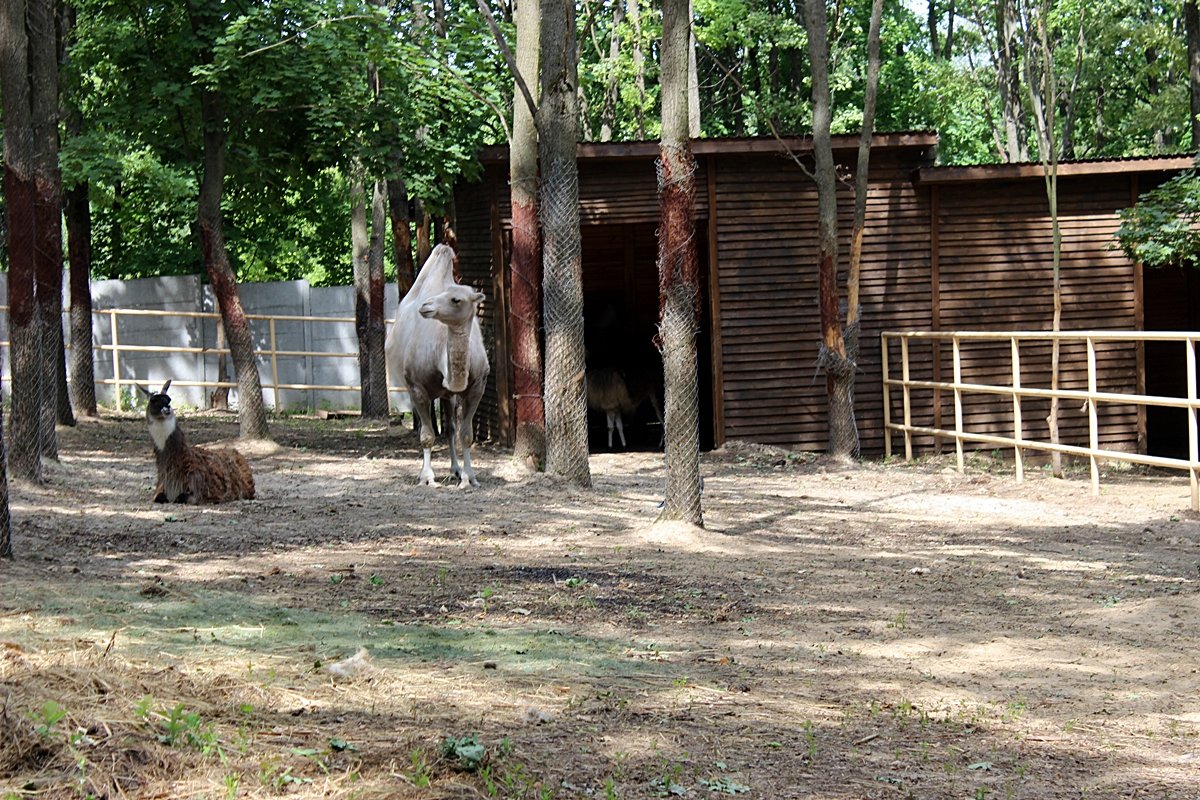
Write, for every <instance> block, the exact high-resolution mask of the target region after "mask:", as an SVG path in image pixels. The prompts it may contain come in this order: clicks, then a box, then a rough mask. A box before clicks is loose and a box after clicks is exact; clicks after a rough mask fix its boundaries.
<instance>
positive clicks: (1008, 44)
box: [996, 0, 1029, 163]
mask: <svg viewBox="0 0 1200 800" xmlns="http://www.w3.org/2000/svg"><path fill="white" fill-rule="evenodd" d="M1019 27H1020V23H1019V20H1018V18H1017V9H1016V0H999V2H998V3H997V4H996V34H997V36H998V37H999V42H998V44H999V47H998V48H997V51H996V55H997V62H996V82H997V86H998V87H999V90H1000V108H1001V113H1003V115H1004V136H1005V154H1004V155H1005V160H1006V161H1008V162H1009V163H1015V162H1019V161H1028V160H1029V149H1028V148H1027V147H1026V146H1025V110H1024V106H1023V105H1022V104H1021V72H1020V69H1021V65H1020V61H1021V59H1020V51H1021V42H1020V36H1019V35H1018V30H1019Z"/></svg>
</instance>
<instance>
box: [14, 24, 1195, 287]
mask: <svg viewBox="0 0 1200 800" xmlns="http://www.w3.org/2000/svg"><path fill="white" fill-rule="evenodd" d="M1182 2H1183V0H1101V1H1100V2H1093V1H1092V0H1052V2H1051V3H1050V5H1049V8H1048V15H1047V18H1046V19H1047V23H1048V25H1049V33H1050V40H1051V42H1052V45H1053V48H1054V68H1055V70H1056V73H1057V75H1056V77H1057V82H1058V85H1059V88H1060V92H1061V96H1060V98H1059V102H1058V104H1057V107H1058V109H1059V113H1056V115H1055V116H1056V125H1057V126H1058V139H1059V141H1065V142H1068V143H1069V144H1070V147H1069V148H1068V151H1067V152H1065V153H1064V155H1065V156H1068V157H1070V156H1074V157H1113V156H1130V155H1143V154H1151V153H1161V152H1177V151H1179V150H1181V149H1183V148H1184V147H1186V146H1188V145H1190V141H1189V138H1188V137H1189V131H1190V126H1189V107H1188V83H1187V74H1188V72H1187V65H1186V46H1185V41H1184V38H1183V35H1182V31H1181V26H1180V22H1179V20H1180V19H1181V9H1182ZM72 5H73V6H74V7H75V9H76V10H77V20H78V21H77V24H76V26H75V27H74V28H73V29H72V31H71V33H70V35H69V40H68V42H67V50H66V57H65V58H64V60H63V67H62V86H63V107H64V110H65V112H66V116H67V117H68V118H69V119H70V118H77V121H78V124H75V123H71V122H69V123H67V124H65V125H64V129H65V131H64V136H63V141H62V153H61V157H60V161H61V164H62V172H63V179H64V185H65V186H66V187H67V188H70V187H73V186H75V185H77V184H79V183H81V182H86V183H87V184H88V186H89V190H90V194H91V201H92V211H93V236H94V240H93V242H92V252H93V263H94V274H95V277H97V278H122V279H124V278H136V277H145V276H155V275H175V274H197V273H200V274H203V268H202V263H201V257H200V253H199V245H198V240H197V236H196V233H195V218H196V200H197V196H198V193H199V184H200V178H201V164H202V156H203V138H202V135H201V134H202V131H201V130H200V123H199V119H200V108H199V103H200V96H201V92H202V91H203V90H205V89H212V90H218V91H219V92H220V93H221V95H222V97H223V99H224V106H225V112H226V116H227V126H226V127H227V131H228V147H227V155H226V180H225V198H224V207H223V208H224V214H225V221H226V241H227V246H228V251H229V254H230V258H231V261H232V262H233V267H234V270H235V273H236V274H237V276H238V278H239V280H242V281H266V280H283V279H297V278H305V279H307V280H309V281H310V282H311V283H313V284H315V285H333V284H345V283H348V282H349V281H350V276H351V259H350V254H349V250H350V242H349V236H348V229H349V186H350V176H351V175H354V174H357V172H358V171H361V173H362V174H363V175H365V176H367V177H368V179H369V178H373V177H385V178H386V177H395V176H403V178H404V179H405V181H406V183H407V186H408V188H409V192H410V194H411V195H412V196H413V197H415V198H419V199H420V200H422V201H423V202H424V203H425V205H426V207H427V208H429V209H430V210H431V211H432V212H433V213H435V214H436V213H439V212H441V211H443V210H446V209H448V208H449V204H450V200H451V191H452V187H453V186H454V185H455V183H456V182H457V181H459V180H460V178H462V177H464V176H466V177H470V176H472V175H473V174H475V173H476V172H477V171H478V169H479V165H478V164H477V163H476V161H475V158H474V155H475V153H476V152H477V150H478V148H479V147H480V146H481V145H484V144H492V143H497V142H502V141H503V140H504V131H505V124H506V122H505V121H506V120H509V119H511V109H512V100H511V95H512V78H511V76H509V75H508V73H507V69H506V67H505V66H504V63H503V60H502V59H501V58H499V56H498V53H497V48H496V45H495V43H494V41H493V39H492V37H491V35H490V33H489V32H488V30H487V28H486V26H485V24H484V22H483V20H482V18H481V15H480V14H479V12H478V10H477V8H476V7H475V6H474V5H473V4H471V3H454V4H444V5H443V6H442V7H441V11H442V16H441V17H440V18H439V19H437V20H434V19H431V18H429V17H428V15H429V14H430V13H431V11H430V9H431V7H430V6H427V5H420V4H418V5H416V6H407V5H399V6H388V5H376V4H375V3H373V2H370V1H369V0H304V2H300V3H288V4H271V3H262V2H251V3H249V4H244V5H242V6H239V7H237V8H236V9H235V8H232V7H229V6H226V5H224V4H220V3H217V2H215V0H192V2H191V3H190V4H184V3H182V2H180V1H179V0H166V2H165V3H163V4H159V5H157V6H143V5H137V4H133V5H130V4H122V3H117V2H114V0H78V1H77V2H75V3H73V4H72ZM493 5H494V6H495V14H496V16H497V18H498V20H499V22H500V25H501V27H502V29H503V30H504V32H505V35H506V36H507V38H508V41H509V42H510V43H511V42H513V41H514V36H513V30H512V26H511V23H510V22H509V21H507V17H506V15H507V13H508V12H509V10H510V7H509V6H507V5H503V4H498V3H493ZM870 5H871V4H870V2H869V1H868V0H848V2H845V3H839V4H837V5H836V9H835V10H834V12H833V13H832V14H831V16H830V20H831V22H830V25H831V28H830V47H831V54H830V55H831V59H830V82H831V87H832V90H833V97H834V108H833V111H834V119H833V131H834V133H842V134H850V133H854V132H855V131H857V130H858V129H859V127H860V126H861V123H862V104H863V95H864V90H865V86H864V77H863V76H864V75H865V73H866V59H867V55H866V38H867V37H866V34H867V26H868V21H869V14H870ZM620 7H621V13H620V14H618V13H617V6H616V5H614V4H607V5H605V4H599V5H596V4H593V5H590V6H588V5H585V6H584V7H583V8H582V9H581V11H580V13H579V14H578V24H579V27H580V31H579V32H580V48H579V52H580V59H581V60H580V66H579V81H580V91H581V92H582V95H583V100H584V102H583V104H582V105H583V115H584V116H583V120H582V123H583V124H582V129H583V131H584V133H585V136H588V137H591V138H599V134H600V131H601V128H602V127H604V128H607V129H608V130H609V131H610V133H611V137H612V138H613V139H614V140H618V141H620V140H630V139H635V138H648V139H653V138H654V137H656V136H657V135H658V133H659V122H658V105H659V100H658V82H659V76H658V66H657V58H658V50H657V42H658V39H659V37H660V35H661V24H662V22H661V11H660V8H659V7H658V6H657V4H655V3H653V2H651V0H638V6H637V8H638V10H639V24H638V25H637V26H635V25H634V24H633V22H632V20H631V17H630V15H629V14H628V13H626V12H625V10H624V9H625V5H624V4H623V3H622V4H620ZM923 11H924V9H923V8H917V9H914V8H913V7H911V4H907V3H901V2H894V1H893V2H888V3H885V6H884V16H883V27H882V31H881V39H882V48H881V53H882V59H883V60H882V64H881V77H880V83H879V96H878V108H877V112H876V121H875V127H876V129H877V130H879V131H881V132H886V131H896V130H935V131H937V132H938V133H939V136H940V145H939V153H938V158H939V161H940V162H941V163H945V164H963V163H985V162H988V161H995V160H996V159H997V158H998V157H999V156H998V150H999V148H998V144H997V142H998V138H997V132H998V131H1000V130H1001V129H1002V127H1003V125H1002V121H1001V120H1000V119H999V113H1000V109H1001V104H1000V102H999V93H998V86H997V76H996V70H995V67H994V65H993V64H992V63H991V58H990V53H991V51H993V50H994V49H995V46H996V38H997V37H996V32H995V31H994V30H992V28H993V27H994V25H995V14H994V13H993V12H994V9H993V8H992V7H990V6H986V5H981V6H978V9H977V10H976V7H975V6H968V7H963V6H961V4H960V6H959V8H958V14H957V16H956V18H955V19H956V22H955V27H954V39H953V47H952V48H951V52H946V50H945V36H946V33H947V31H946V19H947V18H946V16H945V11H946V4H944V3H936V4H935V12H938V13H939V14H941V19H940V21H938V22H936V24H935V28H934V30H933V31H932V32H931V30H930V28H929V21H928V20H927V19H926V18H925V16H924V13H923ZM192 17H195V19H196V20H198V21H199V22H198V24H197V25H196V26H193V24H192ZM694 30H695V35H696V41H697V68H698V72H699V75H698V77H699V84H700V85H699V89H700V102H701V125H702V135H704V136H730V135H739V136H740V135H769V134H770V133H771V132H772V131H773V130H774V131H776V132H778V133H779V134H780V135H785V136H788V135H804V134H806V133H808V132H809V128H810V127H811V109H810V100H809V94H810V78H809V74H810V67H809V64H808V53H807V34H806V31H805V27H804V22H803V15H802V9H801V4H800V3H799V2H797V0H790V2H782V3H780V2H776V0H771V1H770V2H767V1H766V0H696V3H695V24H694ZM1081 33H1082V38H1081V36H1080V34H1081ZM614 39H615V41H616V42H617V44H618V47H617V48H616V49H615V55H612V53H613V52H614V51H613V49H612V47H611V45H612V43H613V41H614ZM935 39H936V47H935V46H934V42H933V41H932V40H935ZM635 45H636V46H637V48H636V49H639V50H640V51H641V53H642V54H643V55H644V63H643V64H642V66H641V72H642V74H641V75H640V76H639V74H638V70H639V67H638V65H637V63H636V62H635V60H634V57H633V53H634V51H635ZM1018 50H1019V51H1020V52H1021V53H1027V52H1028V51H1029V48H1028V47H1026V46H1024V45H1022V46H1021V47H1018ZM1018 66H1019V65H1018ZM368 67H373V68H374V69H375V70H376V72H377V74H378V78H379V82H378V87H379V91H378V94H376V92H374V91H373V88H372V86H371V85H370V84H369V83H368V80H367V76H368V72H369V70H368ZM1018 71H1019V70H1018ZM639 78H640V79H641V83H642V85H643V86H644V90H642V89H639ZM610 87H615V96H614V97H613V98H612V100H610V99H609V90H610ZM1020 96H1021V102H1022V103H1023V104H1025V105H1026V106H1028V103H1029V99H1028V96H1027V93H1026V92H1025V91H1024V89H1023V88H1022V90H1021V91H1020ZM1026 111H1028V109H1026ZM501 117H503V120H502V119H501ZM1023 124H1024V128H1023V130H1022V132H1021V135H1023V136H1024V137H1025V139H1026V142H1027V143H1028V145H1029V146H1030V153H1035V152H1036V146H1035V137H1034V136H1033V131H1032V130H1031V128H1030V126H1029V123H1028V119H1026V120H1025V122H1024V123H1023ZM1068 132H1070V133H1071V136H1070V137H1067V135H1066V134H1067V133H1068ZM1176 188H1177V187H1171V189H1169V190H1167V191H1174V190H1175V189H1176ZM1180 196H1182V195H1180ZM1166 199H1168V198H1165V197H1164V200H1166ZM0 203H2V201H0ZM0 209H2V205H0ZM1153 214H1154V210H1153V208H1148V209H1147V211H1146V216H1144V217H1139V218H1136V222H1131V221H1128V220H1127V224H1128V225H1134V226H1136V227H1137V230H1132V228H1131V231H1132V232H1131V233H1130V234H1129V236H1131V237H1133V238H1131V239H1130V241H1136V239H1137V237H1138V236H1139V235H1142V233H1143V232H1147V231H1150V230H1156V231H1159V232H1160V233H1167V234H1170V236H1166V237H1165V238H1164V236H1161V235H1160V236H1153V237H1147V238H1146V240H1145V242H1144V243H1142V244H1138V245H1137V246H1138V247H1140V248H1141V257H1142V258H1143V260H1145V261H1146V262H1147V263H1184V261H1182V260H1179V259H1180V258H1182V257H1185V256H1186V254H1187V252H1188V246H1187V245H1186V243H1185V240H1186V238H1187V233H1188V231H1187V228H1188V223H1187V219H1188V218H1187V217H1186V216H1179V215H1175V216H1174V217H1172V216H1170V215H1169V214H1168V215H1167V216H1160V217H1158V218H1154V216H1153ZM1172 220H1177V221H1176V222H1172ZM3 238H4V231H3V222H2V220H0V240H3ZM1191 252H1194V248H1193V249H1192V251H1191ZM4 258H5V255H4V254H3V253H0V266H3V260H4ZM1172 259H1176V261H1172Z"/></svg>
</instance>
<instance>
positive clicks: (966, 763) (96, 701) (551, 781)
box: [0, 413, 1200, 800]
mask: <svg viewBox="0 0 1200 800" xmlns="http://www.w3.org/2000/svg"><path fill="white" fill-rule="evenodd" d="M183 424H184V426H185V428H186V429H187V430H188V431H189V432H190V434H191V436H192V439H193V440H194V441H198V442H211V441H213V440H219V439H225V440H228V439H230V437H233V436H235V435H236V433H237V427H236V420H235V419H233V418H232V417H229V416H208V415H198V414H190V415H189V414H186V413H185V414H184V415H183ZM272 435H273V437H274V440H275V441H274V443H256V444H243V443H238V447H239V449H242V450H243V452H245V453H246V455H247V456H248V457H249V458H250V460H251V464H252V466H253V468H254V470H255V474H256V479H257V484H258V498H257V499H256V500H253V501H243V502H238V503H233V504H228V505H223V506H214V507H192V506H162V505H158V506H156V505H154V504H152V503H151V502H150V497H151V489H152V486H153V461H152V455H151V450H150V443H149V438H148V436H147V435H146V432H145V427H144V423H143V421H142V420H141V418H140V417H135V416H133V415H128V416H124V417H119V416H113V415H108V416H106V417H104V418H103V419H101V420H99V421H84V422H81V423H80V425H79V426H78V427H77V428H75V429H63V430H61V431H60V439H59V442H60V451H61V460H60V462H59V463H57V464H51V465H50V466H48V468H47V480H46V482H45V484H44V485H43V486H39V487H31V486H27V485H18V484H14V485H13V486H12V487H11V504H12V513H13V520H14V546H15V550H16V556H17V558H16V560H15V561H13V562H12V563H4V564H0V798H15V797H26V796H37V797H53V798H58V797H80V798H83V797H98V798H126V797H128V798H189V797H212V798H233V797H270V796H276V795H284V796H292V797H372V798H373V797H401V798H409V797H412V798H477V797H500V798H561V799H564V800H565V799H566V798H652V797H677V796H678V797H693V798H711V797H722V796H734V795H739V796H743V797H751V798H906V797H912V798H1049V799H1051V800H1054V799H1057V798H1082V797H1086V798H1134V797H1137V798H1142V797H1145V798H1189V799H1191V798H1197V797H1200V738H1198V734H1200V691H1198V690H1200V675H1198V674H1197V669H1198V668H1200V659H1198V658H1197V651H1196V647H1197V634H1198V631H1200V599H1198V598H1200V592H1198V580H1200V519H1198V518H1197V516H1196V515H1194V514H1193V513H1192V512H1191V511H1190V510H1189V487H1188V481H1187V478H1186V476H1185V475H1182V474H1180V473H1171V474H1147V473H1142V472H1138V471H1134V470H1115V469H1114V470H1111V471H1110V472H1109V473H1108V474H1106V475H1105V477H1104V480H1103V488H1102V494H1101V496H1100V497H1093V496H1092V495H1091V492H1090V485H1089V484H1088V482H1087V480H1086V474H1085V473H1084V474H1077V475H1074V476H1073V477H1071V478H1070V479H1068V480H1065V481H1064V480H1056V479H1053V478H1051V477H1049V476H1048V475H1047V474H1046V472H1045V471H1044V470H1031V471H1030V473H1031V474H1028V475H1027V480H1026V482H1024V483H1023V484H1018V483H1016V482H1015V479H1014V477H1013V475H1012V472H1011V471H1010V470H1008V469H1006V468H1005V467H1004V466H1003V465H1001V464H999V463H997V462H995V461H992V460H987V459H974V460H972V462H971V465H970V468H969V469H968V470H967V472H966V473H965V474H959V473H958V472H956V471H955V470H954V469H952V468H951V467H952V461H950V460H946V459H933V460H926V461H923V462H920V463H917V464H914V465H904V464H890V465H883V464H879V463H864V464H859V465H854V466H841V465H836V464H833V463H830V462H827V461H825V460H823V459H816V458H813V457H811V456H808V455H804V454H796V453H788V452H787V451H784V450H779V449H775V448H768V447H763V446H757V445H749V444H739V443H731V444H729V445H727V446H726V447H725V448H722V449H721V450H719V451H716V452H712V453H706V454H705V455H704V457H703V462H702V471H703V474H704V477H705V490H704V511H705V525H706V527H705V528H704V529H698V528H691V527H687V526H682V525H678V524H673V525H656V524H654V523H655V518H656V516H657V514H658V509H657V503H658V501H659V499H660V498H661V488H662V484H663V468H662V456H661V454H655V453H630V454H598V455H594V456H593V458H592V460H591V469H592V479H593V486H592V488H591V489H581V488H577V487H574V486H570V485H564V484H562V483H559V482H556V481H553V480H551V479H548V478H546V477H545V476H541V475H533V476H530V475H528V474H526V473H525V472H524V471H523V469H522V468H520V467H518V466H516V465H514V464H513V463H512V460H511V457H510V454H509V453H507V452H506V451H504V450H500V449H492V448H488V447H487V446H483V447H480V448H478V449H477V452H476V457H475V463H476V466H477V467H478V470H479V480H480V482H481V484H482V486H481V487H480V488H479V489H476V490H470V491H460V490H458V489H456V488H453V487H451V486H449V485H443V486H440V487H437V488H429V487H419V486H417V485H415V480H416V474H417V470H418V468H419V454H418V452H417V447H416V443H415V440H414V439H413V437H412V434H411V433H410V432H409V431H408V429H407V427H404V426H401V425H399V424H393V425H391V426H383V425H379V424H374V425H372V424H366V423H363V422H361V421H358V420H341V421H332V420H330V421H322V420H315V419H301V418H292V419H284V420H275V421H273V422H272ZM435 467H436V468H437V469H438V474H439V475H440V476H445V474H446V472H447V464H446V458H445V452H444V451H442V452H439V453H435Z"/></svg>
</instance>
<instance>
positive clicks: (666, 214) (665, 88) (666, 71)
mask: <svg viewBox="0 0 1200 800" xmlns="http://www.w3.org/2000/svg"><path fill="white" fill-rule="evenodd" d="M690 49H691V2H690V0H664V1H663V32H662V76H661V87H662V88H661V92H662V141H661V143H660V147H659V165H658V168H659V181H658V208H659V232H658V291H659V308H660V312H661V319H660V323H659V340H660V342H661V347H662V357H663V379H664V386H665V388H666V395H665V400H666V404H665V409H666V414H665V415H664V416H665V420H664V422H665V452H664V458H665V461H666V472H667V488H666V497H665V500H664V502H663V509H662V513H661V514H660V515H659V519H660V520H681V521H683V522H689V523H691V524H693V525H703V524H704V514H703V511H702V509H701V505H700V390H699V386H698V381H697V377H696V375H697V369H696V365H697V354H696V336H697V334H698V333H699V325H698V323H697V319H696V317H697V314H696V310H697V308H698V307H699V304H700V278H699V269H698V266H697V260H696V246H695V233H696V159H695V158H694V157H693V156H692V151H691V147H690V146H689V144H688V140H689V132H690V126H691V115H690V113H689V107H690V105H691V104H690V99H691V92H690V87H689V83H690V81H689V73H690V70H689V69H688V64H689V58H688V51H689V50H690Z"/></svg>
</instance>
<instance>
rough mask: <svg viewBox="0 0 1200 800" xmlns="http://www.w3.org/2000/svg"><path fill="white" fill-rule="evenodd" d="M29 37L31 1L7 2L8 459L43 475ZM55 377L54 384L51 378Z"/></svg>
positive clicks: (31, 476) (19, 473) (3, 51)
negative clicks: (27, 16) (27, 5)
mask: <svg viewBox="0 0 1200 800" xmlns="http://www.w3.org/2000/svg"><path fill="white" fill-rule="evenodd" d="M29 44H30V42H29V39H28V37H27V35H26V20H25V8H24V4H23V3H20V2H7V1H6V2H0V98H2V100H3V104H4V107H3V119H4V200H5V203H4V208H5V213H6V214H7V223H8V269H9V273H8V305H9V310H8V319H9V341H10V348H11V350H10V352H11V359H12V376H11V381H12V383H11V385H12V422H11V435H12V438H11V441H10V446H9V452H8V456H9V461H8V467H9V469H10V470H11V473H12V474H13V475H14V476H16V477H18V478H21V479H24V480H30V481H35V482H37V481H40V480H41V477H42V458H41V456H42V422H43V419H42V396H43V393H44V391H45V390H46V387H45V386H43V378H44V377H45V376H46V375H47V374H49V373H48V372H47V370H46V369H45V368H44V362H45V359H44V358H43V355H42V352H41V347H42V336H41V327H40V325H39V319H38V315H39V312H38V306H37V295H36V291H37V290H36V286H37V282H36V275H37V263H38V261H37V256H36V252H37V247H38V245H39V243H40V238H41V237H40V235H39V228H38V187H37V183H36V170H37V163H36V162H37V159H36V155H35V153H36V144H35V133H34V114H33V98H32V91H33V90H32V87H31V85H30V62H29ZM51 385H52V384H51Z"/></svg>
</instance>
